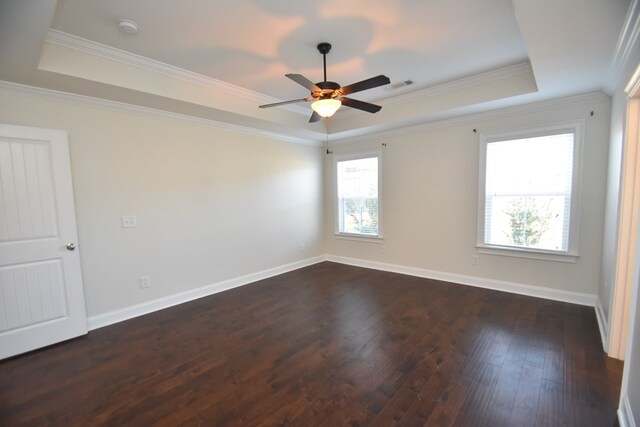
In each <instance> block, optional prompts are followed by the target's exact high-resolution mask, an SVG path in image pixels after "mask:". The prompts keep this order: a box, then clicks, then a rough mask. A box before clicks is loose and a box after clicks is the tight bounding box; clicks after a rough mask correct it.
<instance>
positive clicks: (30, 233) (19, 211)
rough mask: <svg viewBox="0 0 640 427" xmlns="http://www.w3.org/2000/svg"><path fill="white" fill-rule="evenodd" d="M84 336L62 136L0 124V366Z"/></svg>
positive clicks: (65, 146)
mask: <svg viewBox="0 0 640 427" xmlns="http://www.w3.org/2000/svg"><path fill="white" fill-rule="evenodd" d="M68 244H71V245H69V248H73V246H74V245H75V249H73V250H70V249H69V248H67V246H68ZM86 333H87V320H86V314H85V306H84V292H83V287H82V275H81V271H80V253H79V245H78V244H77V231H76V218H75V207H74V201H73V189H72V184H71V166H70V162H69V146H68V141H67V134H66V132H64V131H60V130H51V129H39V128H30V127H23V126H13V125H3V124H0V359H4V358H7V357H10V356H14V355H16V354H20V353H24V352H27V351H30V350H34V349H37V348H40V347H44V346H47V345H50V344H54V343H57V342H60V341H64V340H67V339H70V338H74V337H77V336H79V335H83V334H86Z"/></svg>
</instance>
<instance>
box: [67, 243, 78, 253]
mask: <svg viewBox="0 0 640 427" xmlns="http://www.w3.org/2000/svg"><path fill="white" fill-rule="evenodd" d="M75 248H76V244H75V243H67V250H70V251H72V250H74V249H75Z"/></svg>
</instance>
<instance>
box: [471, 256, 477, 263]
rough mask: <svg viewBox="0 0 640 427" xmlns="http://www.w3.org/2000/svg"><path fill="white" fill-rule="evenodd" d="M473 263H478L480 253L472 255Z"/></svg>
mask: <svg viewBox="0 0 640 427" xmlns="http://www.w3.org/2000/svg"><path fill="white" fill-rule="evenodd" d="M471 264H472V265H478V255H472V256H471Z"/></svg>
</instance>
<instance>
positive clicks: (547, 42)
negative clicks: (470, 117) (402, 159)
mask: <svg viewBox="0 0 640 427" xmlns="http://www.w3.org/2000/svg"><path fill="white" fill-rule="evenodd" d="M628 7H629V0H557V1H531V0H386V1H372V0H350V1H348V2H346V1H337V0H316V1H300V0H298V1H295V0H216V1H211V0H181V1H179V2H176V1H175V0H136V1H130V0H110V1H104V0H60V1H57V2H56V1H55V0H4V1H3V2H1V3H0V57H2V58H3V60H2V62H1V63H0V79H1V80H6V81H11V82H17V83H21V84H26V85H31V86H37V87H43V88H49V89H54V90H60V91H65V92H72V93H78V94H81V95H87V96H93V97H98V98H105V99H110V100H114V101H121V102H127V103H131V104H135V105H141V106H147V107H151V108H157V109H161V110H166V111H173V112H177V113H180V114H186V115H191V116H195V117H200V118H205V119H210V120H217V121H220V122H223V123H229V124H233V125H239V126H245V127H250V128H254V129H257V130H263V131H268V132H275V133H279V134H283V135H288V136H290V137H291V136H292V137H295V138H303V139H310V140H321V139H324V137H323V136H324V134H325V133H326V132H329V133H330V134H331V135H333V137H335V138H338V137H346V136H350V135H358V134H366V133H368V132H374V131H380V130H384V129H392V128H397V127H401V126H406V125H409V124H416V123H421V122H425V121H429V120H434V119H437V118H442V117H446V116H451V115H457V114H462V113H465V112H470V111H478V110H482V109H490V108H494V107H495V106H498V105H499V106H505V105H517V104H520V103H524V102H531V101H535V100H542V99H549V98H554V97H560V96H567V95H575V94H581V93H587V92H593V91H598V90H604V89H605V87H606V83H607V77H608V76H609V73H610V70H611V65H612V61H613V57H614V54H615V49H616V43H617V41H618V38H619V36H620V33H621V30H622V26H623V22H624V18H625V14H626V12H627V9H628ZM120 18H129V19H132V20H134V21H135V22H136V23H137V24H138V25H139V28H140V31H139V33H138V34H136V35H127V34H123V33H121V32H119V31H118V29H117V21H118V19H120ZM324 41H326V42H330V43H331V44H332V45H333V49H332V51H331V52H330V53H329V55H328V56H327V68H328V69H327V74H328V79H329V80H333V81H336V82H338V83H340V84H342V85H347V84H350V83H353V82H356V81H359V80H363V79H365V78H368V77H371V76H375V75H378V74H385V75H387V76H389V77H390V78H391V82H392V84H393V83H396V82H401V81H404V80H408V79H410V80H412V81H413V82H414V84H413V85H411V86H406V87H403V88H400V89H396V90H390V88H389V87H385V88H377V89H372V90H369V91H364V92H360V93H358V94H354V96H353V97H354V98H357V99H362V100H367V101H370V102H375V103H378V104H380V105H381V106H382V111H380V112H379V113H377V114H375V115H372V114H368V113H365V112H361V111H357V110H351V109H349V108H348V107H343V108H342V109H341V111H340V112H339V113H338V114H336V116H334V117H333V118H330V119H328V120H326V121H323V122H321V123H315V124H309V123H307V118H308V115H309V114H310V109H309V106H308V104H299V105H298V104H296V106H294V107H291V106H290V107H285V108H272V109H265V110H261V109H258V108H257V105H259V104H262V103H267V102H277V101H280V100H288V99H296V98H302V97H305V96H308V92H307V90H306V89H305V88H303V87H302V86H299V85H297V84H295V83H294V82H292V81H291V80H289V79H287V78H285V77H284V74H285V73H299V74H303V75H305V76H307V77H308V78H309V79H310V80H312V81H321V80H322V56H321V55H320V54H319V53H318V51H317V50H316V45H317V44H318V43H319V42H324ZM356 95H357V96H356ZM343 110H344V111H343Z"/></svg>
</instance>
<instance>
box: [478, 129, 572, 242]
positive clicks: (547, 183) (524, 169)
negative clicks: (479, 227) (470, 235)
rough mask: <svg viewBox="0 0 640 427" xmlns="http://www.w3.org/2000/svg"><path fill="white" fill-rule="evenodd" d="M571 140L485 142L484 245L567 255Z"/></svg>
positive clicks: (567, 135) (564, 136)
mask: <svg viewBox="0 0 640 427" xmlns="http://www.w3.org/2000/svg"><path fill="white" fill-rule="evenodd" d="M574 136H575V135H574V133H573V132H567V131H564V132H562V133H556V134H551V135H544V136H536V137H532V138H522V139H513V140H504V141H494V142H491V141H489V142H488V143H487V146H486V147H487V148H486V150H487V151H486V178H485V224H484V226H485V228H484V234H485V236H484V240H485V242H484V243H485V244H489V245H498V246H516V247H525V248H536V249H543V250H551V251H561V252H566V251H567V250H568V245H569V227H570V216H571V215H570V214H571V189H572V177H573V151H574V139H575V138H574Z"/></svg>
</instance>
